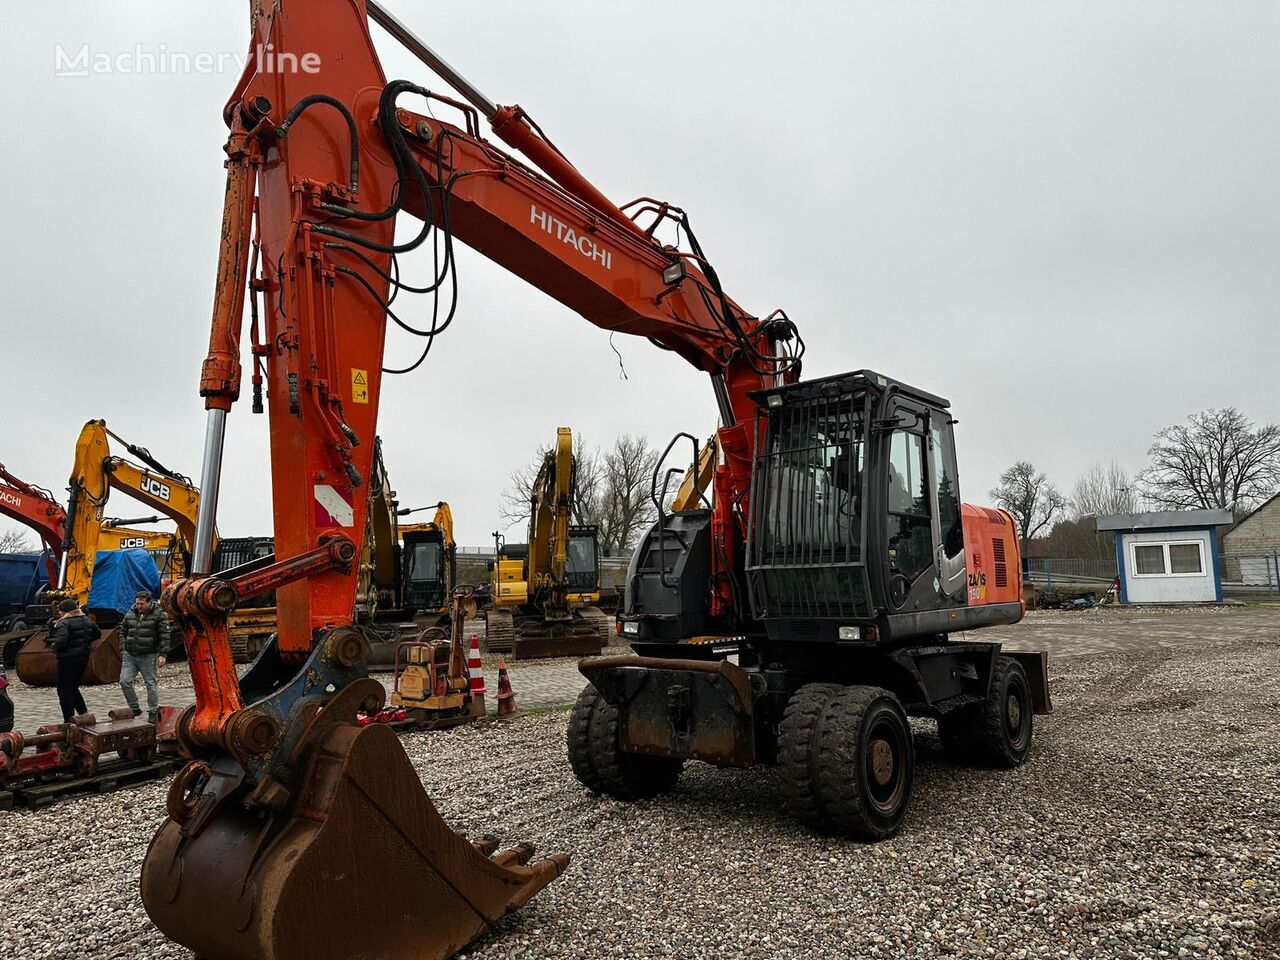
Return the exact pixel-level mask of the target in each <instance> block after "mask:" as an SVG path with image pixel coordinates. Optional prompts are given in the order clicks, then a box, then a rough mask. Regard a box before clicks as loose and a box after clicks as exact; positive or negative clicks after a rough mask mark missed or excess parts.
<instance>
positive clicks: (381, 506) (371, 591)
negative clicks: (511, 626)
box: [356, 438, 475, 669]
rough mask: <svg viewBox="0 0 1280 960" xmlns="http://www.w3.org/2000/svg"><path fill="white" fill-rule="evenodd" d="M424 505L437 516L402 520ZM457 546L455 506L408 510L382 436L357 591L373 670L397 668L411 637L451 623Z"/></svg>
mask: <svg viewBox="0 0 1280 960" xmlns="http://www.w3.org/2000/svg"><path fill="white" fill-rule="evenodd" d="M424 510H434V511H435V513H434V515H433V516H432V518H431V519H430V520H428V521H424V522H418V523H412V522H411V523H401V522H400V518H401V517H407V516H410V515H412V514H415V513H421V512H422V511H424ZM456 550H457V545H456V544H455V543H454V539H453V512H452V510H451V509H450V507H449V504H447V503H445V502H444V501H443V500H442V501H440V502H439V503H435V504H432V505H431V506H428V507H401V506H400V503H399V501H398V500H397V499H396V495H395V491H394V490H393V489H392V488H391V482H390V480H389V478H388V476H387V468H386V463H385V461H384V459H383V455H382V441H381V438H377V439H375V441H374V460H373V477H372V479H371V481H370V484H369V514H368V516H367V517H366V518H365V540H364V545H363V547H362V550H361V562H360V581H359V586H358V587H357V590H356V622H357V623H362V624H369V625H370V626H371V627H372V630H373V634H371V637H370V652H369V660H368V663H369V666H370V667H371V668H374V669H390V668H393V667H394V666H395V660H396V650H397V649H398V648H399V646H400V644H401V643H402V642H403V641H404V640H405V639H406V638H412V637H413V636H416V635H417V634H418V633H420V632H421V631H422V630H424V629H428V628H431V627H442V628H443V627H447V626H449V624H450V622H451V618H452V612H453V610H454V608H455V606H456V604H455V603H454V602H453V600H452V596H453V592H454V586H455V584H456V583H457V569H458V568H457V556H456ZM461 609H463V610H465V611H470V613H469V615H470V616H474V615H475V602H474V601H473V600H471V599H470V597H469V596H468V598H467V599H466V600H465V602H463V603H462V607H461ZM374 635H376V637H375V636H374Z"/></svg>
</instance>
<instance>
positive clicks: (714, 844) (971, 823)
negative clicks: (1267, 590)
mask: <svg viewBox="0 0 1280 960" xmlns="http://www.w3.org/2000/svg"><path fill="white" fill-rule="evenodd" d="M1069 615H1070V616H1075V614H1069ZM1082 615H1083V616H1088V615H1089V613H1088V612H1086V613H1085V614H1082ZM1274 623H1275V625H1276V626H1275V628H1274V629H1267V630H1261V631H1252V632H1250V633H1249V634H1248V635H1245V636H1241V637H1238V638H1236V639H1234V640H1230V641H1227V642H1221V641H1219V642H1217V643H1215V644H1211V645H1206V646H1207V648H1205V649H1202V648H1201V647H1198V646H1195V645H1191V644H1188V645H1185V646H1179V647H1177V648H1172V649H1171V648H1167V647H1158V648H1154V649H1151V650H1147V651H1138V652H1129V653H1118V654H1105V655H1093V656H1081V657H1072V658H1067V659H1060V660H1056V661H1054V662H1053V663H1052V672H1053V696H1054V699H1055V706H1056V708H1057V711H1056V713H1055V714H1054V715H1053V716H1052V717H1047V718H1037V741H1036V744H1037V745H1036V751H1035V753H1034V755H1033V758H1032V760H1031V762H1029V763H1028V764H1027V765H1026V766H1024V767H1022V768H1020V769H1018V770H1015V771H1008V772H997V773H991V772H985V771H977V770H970V769H966V768H962V767H955V766H951V765H949V764H947V763H945V762H944V761H943V760H942V758H941V756H940V754H939V748H938V743H937V738H936V736H935V734H934V732H933V730H932V728H931V725H929V724H925V723H921V724H919V725H918V727H917V734H918V736H917V744H918V750H919V754H920V766H919V770H918V779H917V783H916V792H915V798H914V801H913V807H912V813H911V815H910V817H909V819H908V822H907V825H906V827H905V828H904V830H903V832H902V833H901V834H900V835H899V836H898V837H896V838H895V839H893V840H891V841H887V842H884V843H880V844H876V845H860V844H855V843H849V842H845V841H841V840H837V839H832V838H828V837H821V836H817V835H815V834H813V833H811V832H809V831H807V830H805V829H803V828H800V827H798V826H796V825H794V824H792V823H791V822H789V821H788V820H786V819H783V818H781V817H780V816H779V815H778V813H777V808H778V806H779V802H780V797H779V790H778V783H777V780H776V778H775V776H774V774H773V773H772V771H769V770H751V771H726V770H716V769H713V768H710V767H706V766H703V765H697V764H695V765H691V766H690V767H689V769H688V770H687V771H686V773H685V775H684V777H683V778H682V779H681V781H680V783H679V784H678V786H677V788H676V790H675V791H674V792H673V793H672V794H671V795H669V796H667V797H665V798H661V799H659V800H655V801H648V802H643V803H637V804H620V803H616V802H614V801H611V800H606V799H600V798H597V797H594V796H593V795H591V794H589V793H588V792H587V791H586V790H584V789H582V788H580V787H579V786H578V785H577V783H576V782H575V781H573V780H572V778H571V776H570V775H569V774H568V771H567V768H566V763H565V760H564V750H563V736H564V726H565V722H566V715H565V714H564V713H562V712H557V713H552V714H543V715H538V716H531V717H528V718H526V719H524V720H520V721H516V722H515V723H513V724H509V725H506V726H497V725H490V726H486V727H478V728H464V729H462V730H458V731H452V732H449V733H437V734H416V735H413V736H410V737H406V738H405V746H406V748H407V749H408V750H409V753H410V755H411V757H412V758H413V760H414V763H415V765H416V766H417V768H418V771H419V773H420V774H421V775H422V777H423V781H424V783H425V784H426V786H427V788H428V790H429V791H430V792H431V794H432V796H433V798H434V799H435V801H436V802H437V804H438V805H439V807H440V809H441V812H442V813H443V814H444V815H445V817H446V818H447V819H448V820H449V821H450V822H451V823H453V824H455V825H456V826H457V827H458V828H459V829H461V830H463V831H464V832H470V833H473V834H479V833H485V832H494V833H499V834H501V835H503V837H504V839H506V840H508V841H517V840H530V841H532V842H535V843H537V844H538V845H539V847H540V848H541V849H543V850H546V851H554V850H563V851H566V852H569V853H570V854H571V855H572V856H573V863H572V864H571V866H570V868H569V870H568V871H567V872H566V873H565V875H564V876H563V877H562V878H560V879H559V880H558V881H556V882H555V883H553V884H552V885H551V886H550V887H548V888H547V889H546V890H545V891H543V893H542V894H540V895H539V896H538V897H537V898H536V899H535V900H534V901H533V902H532V903H531V904H529V905H528V906H527V907H526V908H525V909H523V910H521V911H520V912H519V913H518V914H516V915H515V916H513V917H512V918H509V919H508V920H506V921H504V922H503V923H502V924H501V925H500V927H499V929H498V931H497V932H496V934H495V935H494V936H492V937H490V938H489V939H486V940H484V941H482V942H480V943H479V944H477V945H476V946H475V947H473V948H472V950H471V951H470V953H469V956H473V957H485V958H500V957H524V958H537V957H566V958H568V957H573V958H596V957H607V956H619V957H621V956H626V957H681V958H684V957H707V958H711V957H724V956H742V957H753V958H755V957H759V958H770V960H772V958H792V957H795V958H802V957H803V958H808V957H845V956H868V957H886V958H889V957H936V956H951V955H961V956H966V955H970V956H980V957H986V956H989V957H1098V958H1113V957H1115V958H1119V957H1142V958H1156V957H1214V956H1219V957H1249V958H1259V957H1280V912H1277V910H1278V907H1280V900H1278V898H1277V893H1278V889H1277V888H1278V886H1280V618H1277V619H1276V620H1275V621H1274ZM454 765H456V766H457V768H458V773H457V774H456V777H455V778H454V779H452V780H450V778H449V777H447V776H446V773H445V771H446V769H447V768H449V767H450V766H454ZM162 790H163V787H162V786H159V785H153V786H148V787H145V788H141V789H137V790H132V791H127V792H124V793H120V794H115V795H112V796H106V797H93V798H91V799H86V800H83V801H80V802H76V803H70V804H64V805H62V806H58V807H55V808H53V809H51V810H48V811H43V812H41V813H38V814H35V815H29V814H21V813H14V814H0V864H2V865H3V867H2V869H0V897H3V899H4V902H5V904H6V910H5V914H6V916H5V923H4V924H2V925H0V956H3V957H5V958H6V960H9V958H13V960H18V958H22V960H27V958H37V957H39V958H54V957H57V958H80V957H83V958H99V957H149V958H150V957H157V958H158V957H187V956H189V954H187V953H186V951H184V950H182V949H180V948H178V947H176V946H174V945H172V944H168V943H166V942H165V941H164V940H163V939H162V938H161V937H160V936H159V934H158V933H157V932H156V931H155V930H154V929H152V928H151V926H150V924H149V922H148V920H147V918H146V915H145V913H144V912H143V910H142V906H141V903H140V900H139V898H138V895H137V893H136V883H137V880H136V878H137V876H138V871H139V866H140V862H141V857H142V854H143V852H144V850H145V847H146V844H147V841H148V839H149V837H150V834H151V832H152V830H153V828H154V826H155V823H156V817H157V811H158V809H159V806H160V803H161V795H162ZM426 919H427V920H428V922H429V914H428V915H427V916H426Z"/></svg>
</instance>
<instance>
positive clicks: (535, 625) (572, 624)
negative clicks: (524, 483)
mask: <svg viewBox="0 0 1280 960" xmlns="http://www.w3.org/2000/svg"><path fill="white" fill-rule="evenodd" d="M576 497H577V460H576V458H575V457H574V454H573V431H572V430H570V429H569V428H568V427H560V428H559V430H558V431H557V432H556V442H555V446H553V447H552V448H551V449H550V450H548V451H547V453H546V455H545V456H544V457H543V460H542V464H541V466H540V467H539V468H538V473H537V475H536V476H535V477H534V481H533V486H532V488H531V491H530V497H529V501H530V502H529V539H528V542H527V543H516V544H512V543H506V542H504V541H503V539H502V537H501V535H500V534H498V533H495V534H494V535H493V537H494V559H493V564H492V568H491V570H490V577H489V580H490V583H489V600H490V605H489V607H488V608H487V609H486V610H485V646H486V649H487V650H489V651H491V652H502V653H506V652H510V653H511V654H512V657H513V658H514V659H516V660H527V659H533V658H538V657H583V656H592V655H594V654H598V653H599V652H600V651H601V649H602V648H603V646H604V645H605V644H606V643H608V641H609V633H610V627H611V626H612V622H611V620H610V619H609V618H608V617H607V616H605V615H604V613H602V612H601V611H600V608H599V607H597V606H595V604H596V603H598V602H599V600H600V549H599V541H598V537H597V532H596V528H595V527H594V526H591V525H588V524H574V523H572V522H571V520H572V518H573V507H574V501H575V499H576Z"/></svg>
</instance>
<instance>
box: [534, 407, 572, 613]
mask: <svg viewBox="0 0 1280 960" xmlns="http://www.w3.org/2000/svg"><path fill="white" fill-rule="evenodd" d="M575 467H576V463H575V462H574V458H573V431H572V430H571V429H569V428H568V427H560V428H558V429H557V430H556V443H555V446H554V447H552V448H551V449H550V450H548V451H547V454H546V456H545V457H543V460H542V466H541V467H540V468H539V469H538V474H537V476H536V477H535V478H534V481H533V487H532V496H531V498H530V499H531V503H530V505H529V506H530V510H529V561H528V568H529V581H530V585H531V586H532V587H534V588H535V589H536V588H542V589H548V590H550V591H552V592H553V593H559V594H560V595H561V598H562V599H563V592H564V589H565V574H566V570H567V568H568V565H569V524H570V522H571V521H572V519H573V497H574V494H575V492H576V491H575V489H574V488H575V486H576V484H575V476H574V470H575Z"/></svg>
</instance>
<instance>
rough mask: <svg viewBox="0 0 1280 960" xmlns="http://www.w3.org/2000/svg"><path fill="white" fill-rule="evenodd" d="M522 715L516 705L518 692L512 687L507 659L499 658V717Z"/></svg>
mask: <svg viewBox="0 0 1280 960" xmlns="http://www.w3.org/2000/svg"><path fill="white" fill-rule="evenodd" d="M519 715H520V710H519V709H518V708H517V707H516V692H515V690H514V689H512V687H511V676H510V675H509V674H508V673H507V661H506V659H505V658H499V659H498V719H499V720H511V719H512V718H514V717H518V716H519Z"/></svg>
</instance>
